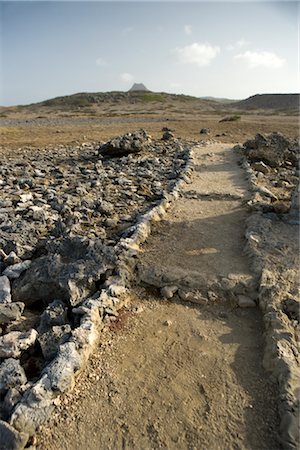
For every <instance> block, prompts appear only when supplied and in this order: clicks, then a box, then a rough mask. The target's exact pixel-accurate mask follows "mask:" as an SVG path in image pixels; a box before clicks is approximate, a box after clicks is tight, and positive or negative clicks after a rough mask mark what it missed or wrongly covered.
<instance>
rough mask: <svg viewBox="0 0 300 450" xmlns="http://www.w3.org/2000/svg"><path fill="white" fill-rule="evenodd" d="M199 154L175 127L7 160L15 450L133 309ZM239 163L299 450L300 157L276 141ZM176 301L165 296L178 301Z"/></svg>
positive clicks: (1, 365) (4, 278)
mask: <svg viewBox="0 0 300 450" xmlns="http://www.w3.org/2000/svg"><path fill="white" fill-rule="evenodd" d="M208 133H209V131H208ZM198 143H199V141H198ZM195 144H196V142H195V141H194V142H193V141H181V140H178V139H174V136H173V133H172V131H171V130H170V129H169V128H164V129H163V137H162V139H159V140H153V139H151V137H150V136H149V135H148V134H147V133H146V132H145V131H144V130H140V131H138V132H135V133H127V134H125V135H122V136H119V137H118V138H114V139H111V140H109V141H108V142H106V143H100V144H99V143H95V142H94V143H90V144H89V143H85V144H84V145H77V146H73V145H68V146H63V145H60V146H58V147H56V148H52V149H51V152H48V151H45V150H44V151H42V150H30V151H28V150H26V148H25V149H22V150H21V151H18V152H16V153H14V152H9V153H7V155H6V156H5V155H3V157H2V164H1V168H0V184H1V192H0V229H1V237H0V248H1V255H0V258H1V259H0V270H1V273H0V327H1V336H0V400H1V410H0V413H1V421H0V431H1V434H2V437H1V439H2V440H0V442H1V445H2V446H3V444H2V443H3V442H10V444H9V445H10V447H7V448H23V447H24V446H25V445H26V443H27V441H28V438H29V436H30V435H32V434H34V432H35V430H36V428H37V427H38V426H39V425H41V424H42V423H43V422H44V421H45V420H46V419H47V417H48V416H49V414H50V412H51V411H52V410H53V408H54V406H55V404H56V403H57V398H58V396H59V395H60V394H62V393H64V392H65V391H67V390H68V389H70V388H71V387H72V386H73V385H74V373H76V372H78V370H79V369H80V368H82V367H83V366H84V364H85V362H86V360H87V358H88V356H89V354H90V353H91V350H92V348H93V345H94V344H95V342H97V339H98V331H97V330H98V329H101V327H102V326H103V323H106V322H107V323H109V322H113V321H114V320H115V319H116V317H117V316H118V311H117V310H118V309H120V307H121V306H122V305H123V304H124V302H126V301H127V297H128V295H127V294H126V293H127V288H129V286H130V283H131V282H132V275H133V273H134V272H133V271H134V270H135V267H136V256H137V250H138V245H139V244H140V243H141V242H143V241H144V240H145V239H146V237H147V236H148V234H149V233H150V228H149V222H150V221H156V220H159V219H160V218H161V217H162V215H163V213H164V208H166V207H167V205H168V204H169V203H170V200H171V199H174V198H176V196H177V197H178V192H179V191H178V189H179V185H180V183H184V182H185V181H189V176H188V175H189V173H190V171H191V153H190V152H191V148H192V147H193V146H194V145H195ZM205 144H207V142H206V143H205ZM202 145H204V143H203V142H202ZM235 150H236V152H238V154H239V155H240V157H241V165H242V167H243V168H244V169H245V171H246V174H248V178H249V180H250V182H251V186H252V192H253V195H252V198H251V199H250V200H249V202H248V206H249V208H250V209H251V211H252V215H251V217H250V219H249V223H248V231H247V235H246V237H247V240H248V247H247V249H248V252H249V254H250V255H251V258H252V260H253V269H254V272H255V273H256V274H257V276H258V280H259V282H258V285H259V286H258V289H259V293H258V294H259V295H258V299H259V304H260V307H261V309H262V311H263V313H264V319H265V324H266V342H267V346H266V352H265V366H266V368H267V369H268V370H270V371H272V372H273V375H274V377H275V379H276V380H277V382H278V385H279V394H280V414H281V419H282V422H281V426H282V429H281V431H282V439H283V442H285V443H288V445H290V447H289V448H291V449H292V448H295V447H293V446H295V445H296V444H295V442H296V439H297V437H296V423H295V422H296V419H297V407H298V406H297V400H296V389H297V387H298V385H299V384H298V381H297V373H298V368H299V367H298V365H299V359H298V358H299V356H298V355H299V353H298V351H299V350H298V349H297V333H298V332H299V314H298V312H299V306H298V302H299V298H298V297H297V294H296V287H297V276H298V274H297V264H298V259H297V256H296V255H297V254H298V253H297V251H298V240H297V239H298V238H297V230H298V228H297V224H299V209H298V202H297V198H298V197H297V196H298V190H297V189H298V188H297V186H298V183H299V178H298V170H299V145H298V144H297V142H296V141H294V140H290V139H287V138H286V137H284V136H283V135H281V134H279V133H274V134H272V135H257V136H256V137H255V139H251V140H248V141H246V142H245V144H244V145H243V146H242V147H241V146H239V147H237V148H236V149H235ZM178 180H180V181H178ZM172 196H173V197H172ZM233 197H234V196H233ZM233 197H232V198H231V197H230V199H231V200H233V201H234V200H240V199H241V197H240V196H236V198H233ZM197 198H198V197H197ZM200 200H205V196H204V197H203V198H202V197H201V198H200ZM212 200H214V199H212ZM215 200H218V199H217V198H216V199H215ZM291 237H292V239H291ZM177 290H178V289H177ZM175 293H176V290H174V292H173V291H172V293H171V295H169V294H168V293H164V291H163V292H162V294H163V295H164V294H168V295H166V296H167V297H168V298H171V297H172V296H173V295H174V294H175ZM211 301H214V297H213V296H212V298H211ZM252 303H253V305H254V306H255V301H252ZM287 448H288V447H287Z"/></svg>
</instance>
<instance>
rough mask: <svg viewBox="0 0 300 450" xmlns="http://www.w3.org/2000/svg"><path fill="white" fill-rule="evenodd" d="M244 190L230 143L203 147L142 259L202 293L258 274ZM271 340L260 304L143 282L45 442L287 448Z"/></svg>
mask: <svg viewBox="0 0 300 450" xmlns="http://www.w3.org/2000/svg"><path fill="white" fill-rule="evenodd" d="M207 194H210V197H207ZM245 195H247V185H246V184H245V181H244V176H243V172H242V170H241V169H240V168H239V166H238V165H237V160H236V156H235V155H234V153H233V152H232V151H231V150H230V147H228V146H224V145H215V146H213V147H203V148H200V147H199V148H198V150H197V151H196V167H195V172H194V175H193V178H192V182H191V183H190V184H188V185H187V186H186V188H185V190H184V193H183V196H182V198H180V199H179V200H178V201H177V202H176V204H175V205H174V206H173V208H172V209H171V211H170V212H169V213H168V216H167V218H166V220H165V221H164V222H163V223H161V224H159V225H157V226H156V227H155V228H154V233H153V235H152V236H151V238H150V239H149V242H148V243H147V244H146V245H145V246H144V248H143V252H142V254H141V258H140V259H141V266H142V267H144V268H145V267H146V268H147V270H153V269H155V270H160V271H164V272H165V273H166V274H171V276H173V277H174V279H176V280H177V281H178V279H180V280H181V281H182V280H183V283H186V286H193V287H195V286H196V287H197V288H199V290H202V291H203V292H205V287H206V291H207V285H209V284H211V283H216V282H218V280H220V279H222V278H224V277H228V278H229V280H235V281H236V280H238V281H240V280H251V278H252V275H251V272H250V270H249V265H248V260H247V258H246V256H245V255H244V254H243V246H244V238H243V236H244V231H245V223H244V221H245V218H246V216H247V211H246V208H245V206H244V200H245ZM263 345H264V343H263V326H262V321H261V315H260V312H259V310H258V309H257V308H251V309H241V308H235V307H233V306H232V304H231V303H230V302H228V301H226V299H225V298H224V299H223V298H221V297H220V298H218V299H217V301H215V302H208V303H207V304H204V305H194V304H191V303H183V302H181V301H179V300H175V301H174V300H173V301H172V302H171V301H167V300H162V299H160V298H159V297H157V296H156V290H155V289H152V290H151V289H150V290H149V289H147V290H146V289H144V288H140V287H137V288H136V289H135V290H134V291H133V293H132V303H131V305H130V307H129V309H128V310H126V311H123V313H122V314H121V315H120V317H119V319H118V321H117V322H116V323H115V324H114V325H113V326H111V329H110V330H106V331H105V332H104V333H103V340H102V344H101V345H100V346H99V348H98V350H97V352H96V353H95V355H94V356H93V358H92V360H91V361H90V363H89V365H88V367H87V370H86V371H85V372H84V373H82V374H81V375H80V376H79V378H78V383H77V385H76V388H75V389H74V391H73V392H72V393H69V394H68V395H66V396H65V397H64V398H63V399H62V401H61V404H60V405H59V406H58V408H57V411H56V412H55V414H54V415H53V417H52V418H51V420H50V421H49V422H48V424H46V426H45V427H43V428H42V429H41V430H40V433H39V434H38V436H37V446H38V448H40V449H45V450H46V449H48V450H50V449H53V450H54V449H56V450H57V449H68V450H75V449H76V450H81V449H82V450H83V449H91V450H96V449H99V450H106V449H107V450H108V449H111V450H119V449H120V450H123V449H136V450H142V449H145V450H147V449H172V450H173V449H174V450H175V449H176V450H185V449H186V450H192V449H193V450H202V449H203V450H204V449H205V450H207V449H209V450H217V449H224V450H225V449H226V450H227V449H233V450H237V449H245V450H246V449H255V450H262V449H265V450H271V449H272V450H276V449H279V448H280V445H279V443H278V439H277V430H278V414H277V409H276V403H277V402H276V387H275V386H274V385H273V384H272V383H271V381H270V379H269V377H268V375H267V374H266V373H265V372H264V370H263V368H262V354H263Z"/></svg>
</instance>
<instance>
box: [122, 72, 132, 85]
mask: <svg viewBox="0 0 300 450" xmlns="http://www.w3.org/2000/svg"><path fill="white" fill-rule="evenodd" d="M120 78H121V80H122V81H123V83H130V82H132V81H133V75H131V73H128V72H123V73H121V75H120Z"/></svg>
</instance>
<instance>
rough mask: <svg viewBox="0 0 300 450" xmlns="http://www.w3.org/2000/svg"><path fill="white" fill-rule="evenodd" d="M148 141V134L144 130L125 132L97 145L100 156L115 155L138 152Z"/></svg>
mask: <svg viewBox="0 0 300 450" xmlns="http://www.w3.org/2000/svg"><path fill="white" fill-rule="evenodd" d="M149 142H150V136H148V134H147V133H146V132H145V130H142V129H141V130H139V131H137V132H135V133H127V134H124V135H123V136H119V137H117V138H115V139H112V140H110V141H108V142H106V143H105V144H103V145H100V146H99V147H98V150H99V153H100V155H102V156H108V157H117V156H124V155H128V154H129V153H139V152H141V151H142V150H144V149H145V148H146V147H147V145H148V144H149Z"/></svg>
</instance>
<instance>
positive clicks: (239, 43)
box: [226, 39, 250, 51]
mask: <svg viewBox="0 0 300 450" xmlns="http://www.w3.org/2000/svg"><path fill="white" fill-rule="evenodd" d="M249 44H250V42H248V41H246V40H245V39H240V40H239V41H236V42H234V43H233V44H229V45H227V47H226V49H227V50H230V51H233V50H240V49H241V48H242V47H245V46H246V45H249Z"/></svg>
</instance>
